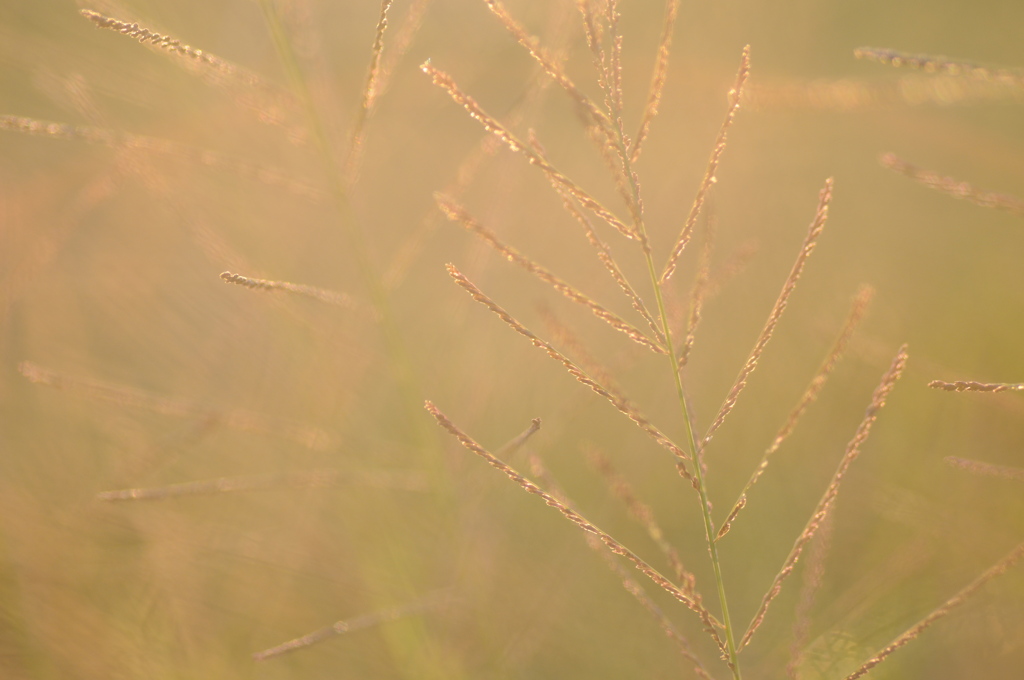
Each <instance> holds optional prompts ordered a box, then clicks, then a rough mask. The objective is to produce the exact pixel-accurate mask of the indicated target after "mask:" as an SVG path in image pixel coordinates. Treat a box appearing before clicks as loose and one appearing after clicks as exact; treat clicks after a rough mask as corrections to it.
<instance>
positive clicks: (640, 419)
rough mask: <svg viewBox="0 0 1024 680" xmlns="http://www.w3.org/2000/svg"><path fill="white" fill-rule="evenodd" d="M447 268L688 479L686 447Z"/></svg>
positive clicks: (474, 294) (480, 299)
mask: <svg viewBox="0 0 1024 680" xmlns="http://www.w3.org/2000/svg"><path fill="white" fill-rule="evenodd" d="M447 269H448V274H449V275H450V276H451V277H452V279H453V280H454V281H455V283H457V284H458V285H459V287H461V288H462V289H463V290H465V291H466V292H467V293H469V295H470V297H472V298H473V299H474V300H476V301H477V302H479V303H480V304H482V305H483V306H485V307H487V308H488V309H489V310H491V312H493V313H494V314H495V315H497V317H498V318H500V319H501V320H502V321H504V322H505V323H507V324H508V325H509V326H511V327H512V330H514V331H515V332H517V333H519V334H520V335H522V336H523V337H525V338H526V339H527V340H529V341H530V343H531V344H532V345H533V346H534V347H536V348H538V349H541V350H543V351H544V352H545V353H546V354H547V355H548V356H549V357H551V358H552V359H554V360H555V361H557V362H558V363H560V364H562V366H563V367H564V368H565V369H566V370H567V371H568V372H569V375H571V376H572V377H573V378H575V379H576V380H577V381H578V382H580V383H583V384H584V385H586V386H587V387H589V388H590V389H591V390H593V391H594V392H595V393H596V394H598V395H600V396H602V397H604V398H605V399H607V400H608V401H609V402H611V404H612V406H614V407H615V408H616V409H618V410H619V411H620V412H621V413H623V414H624V415H625V416H627V417H628V418H629V419H630V420H632V421H633V422H634V423H636V425H637V426H638V427H639V428H640V429H641V430H643V431H644V432H645V433H647V436H649V437H650V438H651V439H653V440H654V441H656V442H657V443H658V444H660V445H661V446H663V447H664V448H666V449H668V451H669V452H670V453H672V455H673V456H674V457H675V459H676V469H677V470H678V472H679V474H680V475H682V476H683V477H685V478H686V479H690V475H689V472H688V471H687V469H686V463H687V462H688V461H689V460H690V458H689V456H688V455H687V454H686V452H685V451H683V450H682V449H681V448H679V447H678V446H676V444H675V443H674V442H672V440H671V439H669V438H668V437H666V436H665V435H664V434H662V433H661V432H660V431H659V430H658V429H657V428H656V427H654V425H653V424H651V422H650V421H649V420H647V418H645V417H644V416H643V415H641V413H640V412H639V411H637V410H636V407H634V406H633V405H632V404H631V403H630V402H629V401H627V400H626V399H625V398H624V397H622V396H621V395H618V394H615V393H612V392H610V391H609V390H608V389H607V388H605V387H604V386H603V385H601V384H600V383H598V382H597V381H596V380H594V379H593V378H592V377H590V376H589V375H587V374H586V372H584V371H583V369H581V368H580V367H579V366H577V365H576V364H575V363H573V362H572V361H571V360H570V359H569V358H568V357H566V356H565V355H564V354H562V353H561V352H559V351H558V350H557V349H555V348H554V347H552V346H551V345H550V344H549V343H547V342H545V341H544V340H541V339H540V338H539V337H537V336H536V335H534V333H533V332H532V331H531V330H529V329H528V328H526V326H524V325H523V324H521V323H519V322H518V321H516V320H515V318H513V317H512V315H511V314H509V313H508V312H506V311H505V310H504V309H502V308H501V307H499V306H498V304H497V303H496V302H494V301H493V300H491V299H490V298H489V297H487V296H486V295H484V293H483V292H482V291H481V290H480V289H479V288H477V287H476V286H475V285H473V283H472V282H471V281H470V280H469V279H467V278H466V277H465V276H464V275H463V274H462V272H460V271H459V270H458V269H456V268H455V265H452V264H449V265H447Z"/></svg>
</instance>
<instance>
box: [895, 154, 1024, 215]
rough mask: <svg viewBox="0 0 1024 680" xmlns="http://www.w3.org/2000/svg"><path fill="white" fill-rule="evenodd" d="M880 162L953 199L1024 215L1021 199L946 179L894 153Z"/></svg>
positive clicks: (1023, 204)
mask: <svg viewBox="0 0 1024 680" xmlns="http://www.w3.org/2000/svg"><path fill="white" fill-rule="evenodd" d="M879 162H880V163H881V164H882V165H883V166H884V167H886V168H889V169H890V170H893V171H895V172H898V173H900V174H901V175H906V176H907V177H910V178H911V179H913V180H917V181H918V182H920V183H921V184H924V185H925V186H927V187H929V188H931V189H935V190H936V191H941V192H942V193H944V194H948V195H950V196H952V197H953V198H960V199H963V200H965V201H970V202H971V203H974V204H976V205H980V206H981V207H983V208H997V209H999V210H1006V211H1009V212H1012V213H1014V214H1017V215H1024V200H1022V199H1019V198H1017V197H1016V196H1010V195H1009V194H1000V193H996V192H994V191H983V190H981V189H976V188H974V187H973V186H972V185H971V184H969V183H967V182H959V181H957V180H956V179H954V178H952V177H946V176H944V175H940V174H939V173H937V172H933V171H931V170H925V169H924V168H920V167H918V166H916V165H913V164H911V163H908V162H907V161H905V160H903V159H902V158H900V157H899V156H897V155H896V154H892V153H886V154H882V156H881V157H880V158H879Z"/></svg>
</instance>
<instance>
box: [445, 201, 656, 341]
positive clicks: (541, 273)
mask: <svg viewBox="0 0 1024 680" xmlns="http://www.w3.org/2000/svg"><path fill="white" fill-rule="evenodd" d="M434 200H435V201H436V202H437V206H438V208H440V209H441V211H442V212H443V213H444V214H445V215H446V216H447V217H448V219H449V220H451V221H452V222H456V223H458V224H461V225H462V226H463V227H465V228H466V229H468V230H469V231H471V232H473V233H474V234H476V235H477V236H479V237H480V238H481V239H482V240H483V241H484V242H485V243H487V245H489V246H491V247H492V248H494V249H495V250H496V251H498V253H500V254H501V256H502V257H503V258H504V259H506V260H508V261H509V262H511V263H512V264H515V265H516V266H518V267H520V268H522V269H525V270H526V271H528V272H530V273H531V274H533V275H534V276H536V277H537V278H538V279H540V280H541V281H543V282H544V283H546V284H548V285H550V286H551V287H553V288H554V289H555V290H557V291H558V292H559V293H561V294H562V295H564V296H565V297H567V298H568V299H570V300H572V301H573V302H575V303H576V304H579V305H583V306H584V307H587V308H588V309H590V311H591V312H593V313H594V316H596V317H597V318H599V319H601V320H602V321H604V322H605V323H607V324H608V325H609V326H611V327H612V328H614V329H615V330H617V331H619V332H621V333H625V335H626V336H627V337H628V338H629V339H630V340H632V341H633V342H636V343H637V344H640V345H643V346H644V347H646V348H647V349H649V350H651V351H652V352H654V353H655V354H665V348H664V347H662V346H661V345H660V344H659V343H657V342H655V341H652V340H651V339H650V338H648V337H647V336H646V335H644V334H643V332H641V331H640V330H638V329H637V328H636V327H634V326H633V325H632V324H630V323H628V322H626V321H624V320H622V319H621V318H620V317H619V316H618V315H617V314H615V313H613V312H611V311H609V310H608V309H606V308H605V307H604V306H602V305H600V304H599V303H597V302H595V301H594V300H593V299H592V298H590V297H588V296H586V295H584V294H583V293H582V292H580V291H579V290H578V289H577V288H575V287H573V286H572V285H570V284H568V283H566V282H565V281H563V280H562V279H560V278H558V277H557V276H555V275H554V274H552V273H551V271H549V270H548V269H547V268H545V267H544V266H543V265H540V264H538V263H537V262H535V261H533V260H531V259H530V258H528V257H526V256H525V255H523V254H522V253H520V252H519V251H518V250H516V249H515V248H512V247H510V246H507V245H505V244H504V243H502V242H501V241H499V240H498V237H497V236H496V235H495V234H494V232H492V231H491V230H490V229H488V228H487V227H485V226H484V225H482V224H480V223H479V222H478V221H477V220H476V219H474V218H473V216H472V215H470V214H469V212H467V211H466V209H465V208H463V207H462V206H461V205H459V204H458V203H456V202H455V201H453V200H451V199H450V198H448V197H447V196H444V195H441V194H434Z"/></svg>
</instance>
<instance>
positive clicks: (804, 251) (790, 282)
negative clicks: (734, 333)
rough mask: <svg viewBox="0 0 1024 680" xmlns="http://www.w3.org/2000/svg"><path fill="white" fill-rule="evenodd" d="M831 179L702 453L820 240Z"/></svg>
mask: <svg viewBox="0 0 1024 680" xmlns="http://www.w3.org/2000/svg"><path fill="white" fill-rule="evenodd" d="M832 184H833V182H832V178H831V177H829V178H828V179H827V180H825V187H824V188H823V189H822V190H821V192H820V193H819V194H818V209H817V211H815V214H814V221H813V222H811V227H810V229H809V230H808V232H807V237H806V238H805V239H804V243H803V245H802V246H801V247H800V253H799V254H798V255H797V258H796V262H794V263H793V268H792V269H791V270H790V272H789V276H788V277H786V282H785V283H784V284H783V285H782V292H780V293H779V297H778V299H777V300H776V301H775V306H774V307H772V311H771V314H769V315H768V320H767V321H766V322H765V324H764V328H763V329H762V330H761V335H759V336H758V338H757V342H756V343H755V344H754V349H753V350H751V352H750V356H749V357H747V362H746V363H745V364H744V365H743V368H742V369H741V370H740V374H739V375H738V376H737V377H736V382H735V383H734V384H733V386H732V389H731V390H729V395H728V396H727V397H726V398H725V401H724V402H723V403H722V407H721V408H720V409H719V410H718V415H716V416H715V420H714V421H713V422H712V423H711V426H710V427H709V428H708V431H707V434H705V435H704V439H703V440H702V442H701V444H700V448H701V449H703V448H704V447H705V446H707V443H708V442H709V441H711V438H712V437H713V436H714V434H715V432H717V431H718V428H720V427H721V426H722V423H724V422H725V418H726V416H728V415H729V412H730V411H732V409H733V407H734V406H736V400H737V399H739V396H740V392H742V391H743V388H744V387H745V386H746V384H747V378H749V377H750V374H751V373H753V372H754V369H755V368H757V361H758V359H760V358H761V353H762V352H764V348H765V347H766V346H767V345H768V341H769V340H771V337H772V333H774V332H775V326H776V325H778V323H779V319H780V318H781V317H782V313H783V312H784V311H785V310H786V304H787V302H788V301H789V296H790V295H791V294H792V293H793V290H794V289H795V288H796V284H797V281H798V280H799V279H800V274H801V273H802V272H803V270H804V265H805V264H806V263H807V258H809V257H810V256H811V253H812V252H813V251H814V246H815V245H816V244H817V241H818V237H819V236H821V232H822V230H823V229H824V228H825V222H826V220H827V219H828V206H829V203H830V202H831V200H832Z"/></svg>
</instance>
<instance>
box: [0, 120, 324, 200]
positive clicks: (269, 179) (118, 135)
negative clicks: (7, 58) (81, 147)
mask: <svg viewBox="0 0 1024 680" xmlns="http://www.w3.org/2000/svg"><path fill="white" fill-rule="evenodd" d="M0 130H7V131H9V132H20V133H22V134H27V135H37V136H41V137H50V138H53V139H63V140H75V141H82V142H87V143H90V144H99V145H101V146H106V147H110V148H114V149H119V148H127V149H131V150H138V151H145V152H148V153H153V154H157V155H161V156H168V157H172V158H178V159H180V160H183V161H185V162H188V163H194V164H197V165H202V166H206V167H210V168H216V169H218V170H224V171H227V172H231V173H233V174H235V175H238V176H239V177H243V178H246V179H254V180H256V181H259V182H261V183H263V184H267V185H269V186H276V187H280V188H282V189H285V190H286V191H288V192H290V193H293V194H295V195H297V196H302V197H304V198H309V199H313V200H321V199H323V197H324V192H323V191H322V190H321V189H319V188H317V187H314V186H312V185H311V184H309V183H308V182H305V181H302V180H296V179H293V178H292V177H290V176H289V174H288V173H287V172H286V171H285V170H283V169H281V168H275V167H272V166H268V165H262V164H259V163H253V162H250V161H247V160H244V159H241V158H235V157H233V156H229V155H227V154H222V153H220V152H219V151H212V150H210V149H202V148H198V147H193V146H189V145H187V144H181V143H179V142H173V141H171V140H168V139H160V138H158V137H149V136H146V135H136V134H132V133H130V132H119V131H116V132H115V131H113V130H107V129H104V128H98V127H93V126H89V125H70V124H68V123H54V122H50V121H45V120H37V119H35V118H26V117H24V116H11V115H0Z"/></svg>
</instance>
